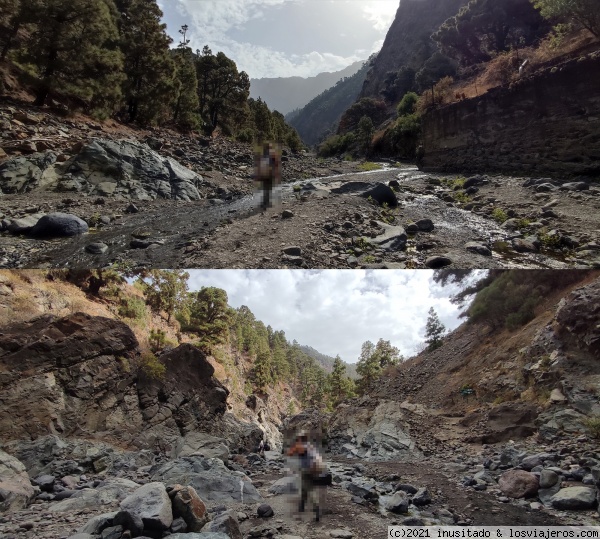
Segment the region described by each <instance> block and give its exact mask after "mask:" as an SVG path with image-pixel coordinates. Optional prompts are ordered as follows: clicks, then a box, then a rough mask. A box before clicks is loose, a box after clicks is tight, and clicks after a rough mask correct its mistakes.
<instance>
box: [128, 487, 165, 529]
mask: <svg viewBox="0 0 600 539" xmlns="http://www.w3.org/2000/svg"><path fill="white" fill-rule="evenodd" d="M120 508H121V510H122V511H126V512H127V513H129V514H130V515H132V516H133V517H134V518H136V517H138V518H140V519H141V520H142V522H143V524H144V530H151V531H152V532H161V531H164V530H168V529H169V527H170V526H171V524H172V523H173V513H172V510H171V500H170V499H169V495H168V494H167V491H166V490H165V486H164V485H163V484H162V483H159V482H152V483H146V484H145V485H143V486H141V487H140V488H138V489H137V490H136V491H135V492H133V493H132V494H130V495H129V496H127V498H125V499H124V500H123V501H122V502H121V504H120Z"/></svg>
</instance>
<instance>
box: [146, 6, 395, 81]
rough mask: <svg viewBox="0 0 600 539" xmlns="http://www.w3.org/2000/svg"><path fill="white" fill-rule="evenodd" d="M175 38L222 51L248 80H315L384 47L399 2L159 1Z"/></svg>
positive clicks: (214, 50)
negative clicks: (181, 32)
mask: <svg viewBox="0 0 600 539" xmlns="http://www.w3.org/2000/svg"><path fill="white" fill-rule="evenodd" d="M158 3H159V5H160V7H161V9H162V10H163V12H164V22H165V23H166V24H167V30H168V32H169V35H171V37H172V38H173V39H174V40H175V42H176V43H177V42H179V41H180V38H181V36H180V35H179V33H178V31H179V29H180V27H181V26H182V25H184V24H187V25H188V26H189V28H190V29H189V31H188V38H189V39H190V40H191V43H190V46H191V47H192V48H193V49H194V50H196V49H202V47H203V46H204V45H208V46H209V47H210V48H211V49H212V51H213V53H217V52H218V51H223V52H224V53H225V54H226V55H227V56H228V57H230V58H232V59H233V60H234V61H235V62H236V64H237V66H238V69H240V70H244V71H246V72H247V73H248V75H249V76H250V78H262V77H290V76H293V75H297V76H301V77H310V76H314V75H317V74H318V73H321V72H324V71H338V70H340V69H343V68H345V67H347V66H349V65H350V64H351V63H353V62H356V61H358V60H366V59H367V58H368V57H369V55H370V54H371V53H372V52H376V51H378V50H379V49H380V48H381V45H382V43H383V40H384V38H385V35H386V33H387V30H388V28H389V27H390V25H391V23H392V21H393V19H394V15H395V14H396V10H397V9H398V6H399V5H400V1H399V0H158Z"/></svg>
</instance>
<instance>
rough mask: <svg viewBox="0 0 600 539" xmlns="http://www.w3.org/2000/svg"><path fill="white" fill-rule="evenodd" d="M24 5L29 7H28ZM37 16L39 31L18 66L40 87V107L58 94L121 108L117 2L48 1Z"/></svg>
mask: <svg viewBox="0 0 600 539" xmlns="http://www.w3.org/2000/svg"><path fill="white" fill-rule="evenodd" d="M24 4H27V2H25V3H24ZM35 7H36V11H35V13H34V14H31V22H32V24H34V25H35V31H33V32H32V33H31V36H30V38H29V39H28V41H27V43H26V45H25V46H23V47H21V48H20V49H19V50H18V51H17V55H16V57H17V61H18V62H19V63H20V64H21V65H22V66H23V67H24V68H25V70H26V71H28V72H29V74H30V75H32V76H33V77H34V79H35V81H36V83H35V86H36V90H35V94H36V99H35V105H37V106H42V105H44V104H45V103H46V100H47V98H48V95H50V94H51V93H57V94H61V95H66V96H69V97H72V98H77V99H79V100H81V101H82V102H83V103H85V104H87V105H90V106H91V105H92V102H93V101H94V99H96V101H97V103H98V104H100V103H101V104H102V106H103V107H115V106H116V104H117V103H118V100H119V99H120V95H121V93H120V90H119V86H120V84H121V81H122V80H123V75H122V68H123V59H122V54H121V53H120V51H119V50H118V49H117V48H116V43H117V40H118V30H117V24H116V22H117V21H116V11H115V9H114V3H113V2H112V0H46V1H42V2H39V3H35Z"/></svg>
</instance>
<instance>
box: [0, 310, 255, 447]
mask: <svg viewBox="0 0 600 539" xmlns="http://www.w3.org/2000/svg"><path fill="white" fill-rule="evenodd" d="M137 354H138V342H137V339H136V338H135V336H134V334H133V332H132V331H131V329H130V328H129V327H128V326H127V325H125V324H123V323H122V322H119V321H116V320H111V319H109V318H104V317H99V316H89V315H85V314H81V313H78V314H74V315H71V316H68V317H66V318H55V317H53V316H42V317H40V318H37V319H34V320H32V321H29V322H25V323H19V324H14V325H11V326H5V327H4V328H3V330H2V334H1V335H0V372H1V374H0V393H1V394H2V396H3V397H2V403H1V404H2V415H1V417H2V419H1V420H0V437H1V438H2V440H3V442H8V441H10V440H19V439H35V438H37V437H40V436H43V435H47V434H59V435H61V436H63V437H82V438H86V437H88V438H97V439H102V440H103V441H106V442H110V443H113V444H116V445H119V446H121V447H126V448H151V449H159V450H160V451H161V452H164V453H167V454H175V453H179V452H181V450H182V448H184V447H186V446H187V448H188V449H187V451H191V452H193V451H194V450H200V451H202V450H203V451H204V452H207V451H208V447H209V446H210V448H211V449H210V450H211V451H213V452H215V451H216V452H217V453H219V452H223V448H222V447H218V446H219V443H221V442H222V440H218V439H217V440H212V439H211V440H207V439H205V438H207V437H206V436H204V438H202V437H201V438H202V439H196V438H197V433H199V432H200V433H210V434H212V435H217V436H221V437H225V438H227V439H228V445H229V447H230V448H232V449H234V448H237V447H240V446H241V447H246V448H248V449H252V448H253V447H254V445H255V444H256V443H257V440H258V439H259V438H260V436H261V434H262V433H261V430H260V429H259V428H258V427H257V426H256V425H252V424H249V423H242V422H241V421H239V420H237V419H236V418H235V417H234V416H233V415H232V414H231V413H229V412H228V411H227V409H228V407H227V397H228V394H229V392H228V390H227V389H226V388H225V387H224V386H223V385H222V384H221V383H220V382H219V381H218V380H217V379H216V378H215V377H214V376H213V375H214V368H213V366H212V365H211V364H210V362H209V361H208V360H207V359H206V357H205V356H204V355H203V354H202V353H201V352H200V351H199V350H198V349H197V348H196V347H194V346H192V345H189V344H183V345H181V346H179V347H177V348H175V349H172V350H170V351H168V352H166V353H164V354H163V355H162V356H161V357H160V361H161V362H162V363H163V364H164V365H165V366H166V372H165V374H164V376H162V377H160V378H153V377H151V376H149V375H147V374H145V373H144V371H143V370H138V369H137V368H136V367H135V362H136V356H137ZM193 435H196V438H194V439H193V440H192V439H191V438H190V439H188V438H189V437H192V438H193ZM208 438H210V436H208ZM202 448H204V449H202ZM224 451H225V452H227V451H228V448H227V447H225V448H224Z"/></svg>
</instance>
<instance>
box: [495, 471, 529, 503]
mask: <svg viewBox="0 0 600 539" xmlns="http://www.w3.org/2000/svg"><path fill="white" fill-rule="evenodd" d="M498 486H499V487H500V490H501V491H502V492H503V493H504V494H506V495H507V496H509V497H511V498H525V497H529V496H533V495H535V494H536V493H537V491H538V489H539V483H538V479H537V477H536V476H535V475H534V474H532V473H530V472H526V471H525V470H509V471H508V472H505V473H504V474H502V475H501V476H500V479H499V480H498Z"/></svg>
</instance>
